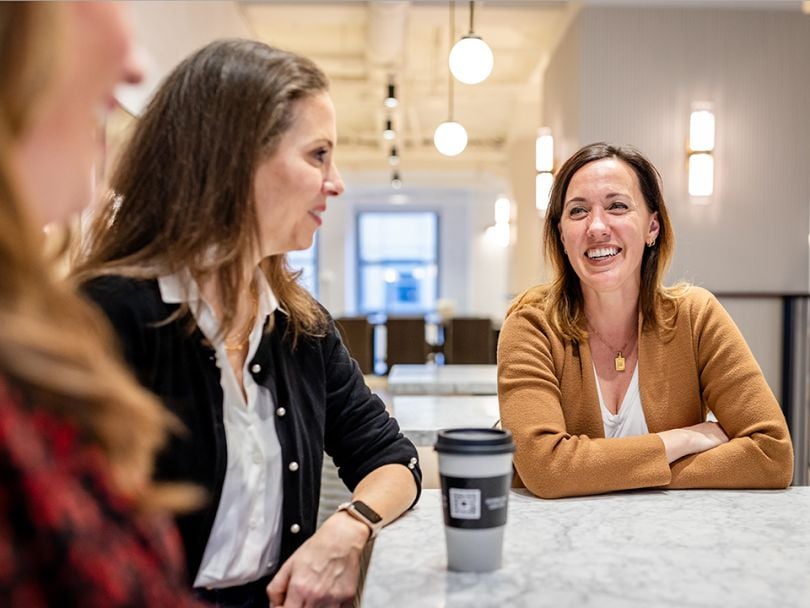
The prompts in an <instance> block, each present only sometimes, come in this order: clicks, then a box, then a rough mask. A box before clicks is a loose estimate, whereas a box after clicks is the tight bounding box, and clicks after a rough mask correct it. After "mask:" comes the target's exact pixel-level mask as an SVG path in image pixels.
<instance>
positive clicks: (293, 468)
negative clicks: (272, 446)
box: [287, 460, 298, 473]
mask: <svg viewBox="0 0 810 608" xmlns="http://www.w3.org/2000/svg"><path fill="white" fill-rule="evenodd" d="M287 468H288V469H290V470H291V471H292V472H293V473H295V472H296V471H297V470H298V463H297V462H295V461H294V460H293V461H292V462H291V463H290V464H289V465H288V466H287Z"/></svg>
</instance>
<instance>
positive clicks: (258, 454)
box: [253, 450, 262, 464]
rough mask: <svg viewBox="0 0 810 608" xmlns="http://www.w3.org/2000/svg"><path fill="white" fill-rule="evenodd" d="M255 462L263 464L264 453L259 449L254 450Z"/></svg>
mask: <svg viewBox="0 0 810 608" xmlns="http://www.w3.org/2000/svg"><path fill="white" fill-rule="evenodd" d="M253 462H255V463H256V464H261V462H262V453H261V452H260V451H259V450H256V451H255V452H253Z"/></svg>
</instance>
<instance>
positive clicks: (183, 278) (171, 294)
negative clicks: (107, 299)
mask: <svg viewBox="0 0 810 608" xmlns="http://www.w3.org/2000/svg"><path fill="white" fill-rule="evenodd" d="M254 278H255V280H256V288H257V290H258V296H259V318H260V319H264V318H266V317H267V316H268V315H271V314H273V313H274V312H275V311H276V309H279V302H278V298H276V294H274V293H273V290H272V289H271V288H270V284H269V283H268V282H267V277H265V276H264V273H263V272H262V271H261V270H259V269H258V268H257V269H256V272H255V273H254ZM157 281H158V289H159V290H160V299H161V300H163V302H164V303H165V304H182V303H184V302H185V303H187V304H189V305H191V304H195V303H197V302H199V301H200V300H201V299H202V297H201V296H200V288H199V286H198V285H197V281H195V280H194V277H192V276H191V273H190V272H189V271H188V269H187V268H184V269H183V270H180V271H178V272H175V273H174V274H168V275H164V276H162V277H158V280H157ZM192 308H193V307H192ZM282 312H283V310H282Z"/></svg>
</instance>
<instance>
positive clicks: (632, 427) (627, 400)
mask: <svg viewBox="0 0 810 608" xmlns="http://www.w3.org/2000/svg"><path fill="white" fill-rule="evenodd" d="M593 377H594V379H595V380H596V392H597V393H598V394H599V407H600V408H601V410H602V423H603V424H604V425H605V437H631V436H636V435H646V434H647V433H649V431H648V430H647V418H646V417H645V416H644V408H643V407H642V405H641V391H640V389H639V385H638V363H636V367H635V368H634V369H633V377H632V378H631V379H630V386H628V387H627V392H626V393H625V394H624V399H622V402H621V405H619V409H618V410H617V411H616V413H615V414H611V413H610V410H609V409H608V408H607V406H605V400H604V398H603V397H602V389H601V387H600V386H599V376H598V374H597V373H596V367H595V366H594V368H593Z"/></svg>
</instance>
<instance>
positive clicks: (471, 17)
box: [469, 0, 475, 36]
mask: <svg viewBox="0 0 810 608" xmlns="http://www.w3.org/2000/svg"><path fill="white" fill-rule="evenodd" d="M474 13H475V2H473V1H472V0H470V33H469V35H470V36H472V35H473V14H474Z"/></svg>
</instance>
